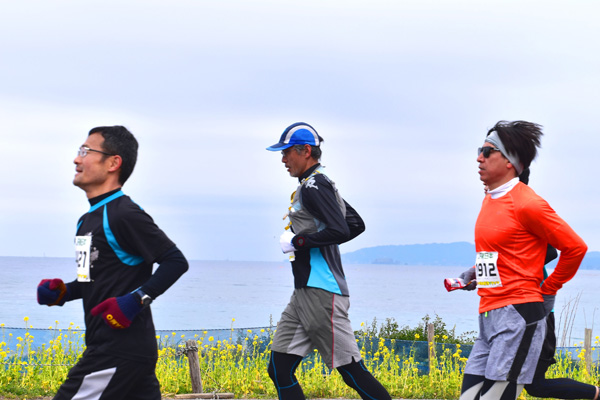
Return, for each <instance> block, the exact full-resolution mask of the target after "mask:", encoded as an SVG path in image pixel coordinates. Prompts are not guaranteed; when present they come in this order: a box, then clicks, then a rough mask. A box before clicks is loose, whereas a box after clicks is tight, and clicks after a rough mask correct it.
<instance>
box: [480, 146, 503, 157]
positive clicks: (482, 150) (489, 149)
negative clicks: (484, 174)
mask: <svg viewBox="0 0 600 400" xmlns="http://www.w3.org/2000/svg"><path fill="white" fill-rule="evenodd" d="M492 150H493V151H500V149H499V148H497V147H490V146H486V147H480V148H478V149H477V156H479V155H480V154H481V153H483V157H484V158H488V157H489V156H490V153H491V152H492Z"/></svg>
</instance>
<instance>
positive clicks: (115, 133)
mask: <svg viewBox="0 0 600 400" xmlns="http://www.w3.org/2000/svg"><path fill="white" fill-rule="evenodd" d="M93 133H99V134H100V135H102V137H103V138H104V143H103V144H102V151H105V152H107V153H110V154H114V155H119V156H121V159H122V160H123V161H122V164H121V172H120V173H119V183H120V184H121V185H124V184H125V182H126V181H127V179H129V176H130V175H131V173H132V172H133V168H134V167H135V163H136V161H137V152H138V142H137V140H136V139H135V137H134V136H133V134H132V133H131V132H129V131H128V130H127V128H125V127H124V126H120V125H115V126H98V127H96V128H93V129H92V130H90V133H89V134H88V136H89V135H91V134H93Z"/></svg>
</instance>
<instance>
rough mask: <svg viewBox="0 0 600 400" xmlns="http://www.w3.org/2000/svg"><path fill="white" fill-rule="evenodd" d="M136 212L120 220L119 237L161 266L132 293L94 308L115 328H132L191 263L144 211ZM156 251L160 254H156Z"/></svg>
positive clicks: (95, 312)
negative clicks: (141, 314)
mask: <svg viewBox="0 0 600 400" xmlns="http://www.w3.org/2000/svg"><path fill="white" fill-rule="evenodd" d="M134 215H135V217H134V218H129V219H122V220H121V221H120V228H121V229H119V232H121V233H122V234H121V235H120V236H121V240H122V243H123V244H124V245H123V247H124V249H130V250H131V249H136V251H135V253H136V254H141V255H142V257H143V258H144V261H145V262H146V263H149V264H151V265H152V264H154V263H158V264H159V266H158V268H157V269H156V271H155V272H154V273H153V274H152V276H151V277H150V279H148V281H146V282H145V283H144V284H142V286H141V287H139V288H137V289H135V290H133V291H132V292H131V293H126V294H124V295H122V296H119V297H111V298H108V299H106V300H104V301H103V302H101V303H100V304H98V305H97V306H95V307H94V308H93V309H92V310H91V312H92V315H94V316H96V315H99V314H102V317H103V318H104V320H105V321H106V323H107V324H108V325H109V326H111V327H112V328H115V329H123V328H127V327H129V326H130V325H131V322H132V321H133V319H134V318H135V317H136V316H137V314H139V312H140V311H142V310H143V309H144V308H145V307H147V306H148V305H149V304H150V303H151V302H152V301H153V300H154V299H156V298H157V297H158V296H160V295H161V294H163V293H164V292H165V291H166V290H167V289H168V288H169V287H171V286H172V285H173V284H174V283H175V282H176V281H177V280H178V279H179V278H180V277H181V275H183V274H184V273H185V272H186V271H187V270H188V262H187V260H186V258H185V257H184V255H183V253H182V252H181V251H180V250H179V249H178V248H177V246H175V244H174V243H173V242H172V241H171V240H170V239H169V238H168V237H167V236H166V235H165V234H164V232H162V231H161V230H160V229H159V228H158V227H157V226H156V225H155V224H154V221H153V220H152V218H151V217H150V216H149V215H147V214H146V213H144V212H142V213H136V214H134ZM123 233H124V234H123ZM118 239H119V238H118ZM156 253H158V254H157V255H155V254H156ZM109 316H110V317H109Z"/></svg>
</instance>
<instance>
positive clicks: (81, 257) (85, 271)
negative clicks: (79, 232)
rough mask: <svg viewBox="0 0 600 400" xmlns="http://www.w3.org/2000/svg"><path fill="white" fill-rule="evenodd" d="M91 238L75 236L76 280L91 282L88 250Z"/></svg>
mask: <svg viewBox="0 0 600 400" xmlns="http://www.w3.org/2000/svg"><path fill="white" fill-rule="evenodd" d="M91 247H92V237H91V236H75V261H77V280H78V281H79V282H91V281H92V280H91V278H90V248H91Z"/></svg>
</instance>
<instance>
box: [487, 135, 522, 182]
mask: <svg viewBox="0 0 600 400" xmlns="http://www.w3.org/2000/svg"><path fill="white" fill-rule="evenodd" d="M485 141H486V142H488V143H490V144H493V145H494V146H496V147H497V148H499V149H500V153H502V155H503V156H504V157H506V158H507V159H508V161H510V163H511V164H512V165H513V167H515V170H516V171H517V176H519V175H521V172H523V169H524V168H523V164H521V161H520V160H519V156H517V155H516V154H512V153H509V152H507V151H506V149H505V148H504V145H503V144H502V141H501V140H500V137H499V136H498V132H496V131H493V132H492V133H490V134H489V135H488V137H486V138H485Z"/></svg>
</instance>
